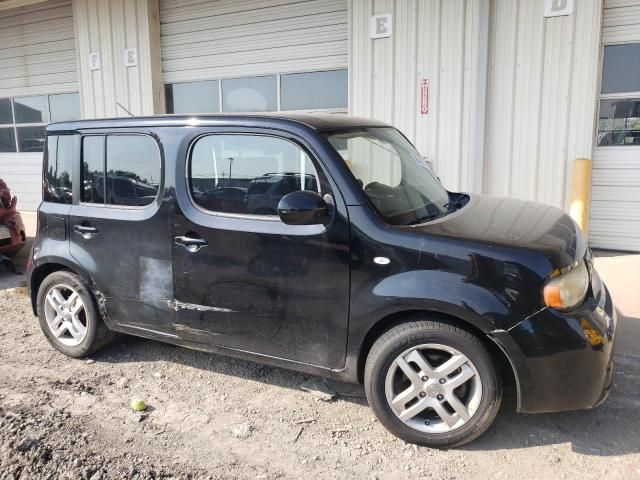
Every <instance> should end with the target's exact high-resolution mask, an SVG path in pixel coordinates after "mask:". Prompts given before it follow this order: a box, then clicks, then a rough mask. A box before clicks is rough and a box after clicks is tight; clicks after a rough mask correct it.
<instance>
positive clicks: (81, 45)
mask: <svg viewBox="0 0 640 480" xmlns="http://www.w3.org/2000/svg"><path fill="white" fill-rule="evenodd" d="M73 8H74V15H75V17H76V27H77V32H76V33H77V37H78V56H79V60H78V61H79V64H80V72H81V82H82V89H81V92H80V93H81V97H82V107H83V111H82V113H83V118H102V117H114V116H127V111H125V109H126V110H128V111H129V112H131V113H132V114H133V115H151V114H153V113H158V112H161V111H162V85H161V73H160V63H159V57H160V54H159V48H160V45H159V39H160V34H159V22H158V5H157V0H74V2H73ZM125 48H136V50H137V65H135V66H131V67H126V66H124V60H123V56H124V50H125ZM91 52H99V53H100V55H101V68H100V69H98V70H91V69H90V66H89V55H90V53H91ZM118 103H119V104H120V105H122V106H123V107H124V109H123V108H122V107H120V106H118Z"/></svg>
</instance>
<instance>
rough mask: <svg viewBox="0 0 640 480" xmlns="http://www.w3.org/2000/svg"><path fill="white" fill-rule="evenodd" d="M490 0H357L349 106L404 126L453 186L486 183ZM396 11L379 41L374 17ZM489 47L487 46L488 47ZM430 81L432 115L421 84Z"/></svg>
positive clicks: (352, 8) (477, 186) (352, 10)
mask: <svg viewBox="0 0 640 480" xmlns="http://www.w3.org/2000/svg"><path fill="white" fill-rule="evenodd" d="M488 6H489V3H488V0H395V1H394V0H351V2H350V26H351V32H350V62H349V73H350V91H349V111H350V113H351V114H353V115H358V116H364V117H373V118H377V119H380V120H384V121H387V122H389V123H392V124H393V125H395V126H397V127H398V128H400V130H402V132H403V133H405V135H407V136H408V137H409V138H410V139H411V140H412V141H414V143H415V144H416V146H417V147H418V149H419V150H420V151H421V152H422V153H423V154H424V155H426V156H428V157H429V159H430V160H432V161H433V162H434V164H435V167H436V170H437V171H438V173H439V175H440V177H441V179H442V180H443V182H444V184H445V185H446V186H447V187H448V188H451V189H470V190H476V191H478V190H479V189H481V186H482V149H481V148H479V147H478V145H479V143H478V142H479V141H481V139H482V136H483V130H484V94H483V92H484V89H485V86H486V83H485V82H486V54H487V52H486V37H487V28H488ZM382 13H391V14H393V23H394V28H393V36H392V37H390V38H383V39H376V40H371V39H370V38H369V18H370V16H371V15H373V14H382ZM483 45H484V48H483ZM422 79H428V80H429V82H430V96H429V114H428V115H421V114H420V102H419V98H420V84H421V80H422Z"/></svg>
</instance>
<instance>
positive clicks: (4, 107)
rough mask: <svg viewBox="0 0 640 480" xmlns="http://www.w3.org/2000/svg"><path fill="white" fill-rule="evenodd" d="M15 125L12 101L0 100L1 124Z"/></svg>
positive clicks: (8, 99) (7, 99)
mask: <svg viewBox="0 0 640 480" xmlns="http://www.w3.org/2000/svg"><path fill="white" fill-rule="evenodd" d="M12 123H13V113H12V112H11V99H10V98H0V124H3V125H7V124H8V125H10V124H12Z"/></svg>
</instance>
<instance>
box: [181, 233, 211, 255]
mask: <svg viewBox="0 0 640 480" xmlns="http://www.w3.org/2000/svg"><path fill="white" fill-rule="evenodd" d="M175 242H176V245H180V246H181V247H184V249H185V250H186V251H187V252H189V253H195V252H197V251H198V250H200V249H201V248H204V247H206V246H207V245H209V242H207V241H206V240H205V239H204V238H193V237H186V236H181V237H176V238H175Z"/></svg>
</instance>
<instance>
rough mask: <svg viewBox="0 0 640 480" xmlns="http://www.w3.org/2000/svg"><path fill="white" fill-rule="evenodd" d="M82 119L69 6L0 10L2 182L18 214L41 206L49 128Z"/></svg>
mask: <svg viewBox="0 0 640 480" xmlns="http://www.w3.org/2000/svg"><path fill="white" fill-rule="evenodd" d="M79 113H80V103H79V97H78V67H77V62H76V48H75V40H74V28H73V12H72V5H71V0H52V1H48V2H39V3H36V4H33V5H30V6H25V7H18V8H11V9H0V178H2V179H4V180H5V181H6V182H7V184H8V185H9V187H10V188H11V190H12V193H14V194H15V195H17V196H18V207H19V208H20V209H22V210H35V209H36V208H37V206H38V204H39V203H40V199H41V184H42V182H41V171H42V153H41V152H42V149H43V145H44V139H43V136H44V127H45V125H46V124H47V123H49V122H51V121H56V120H67V119H71V118H77V117H78V116H79Z"/></svg>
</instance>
